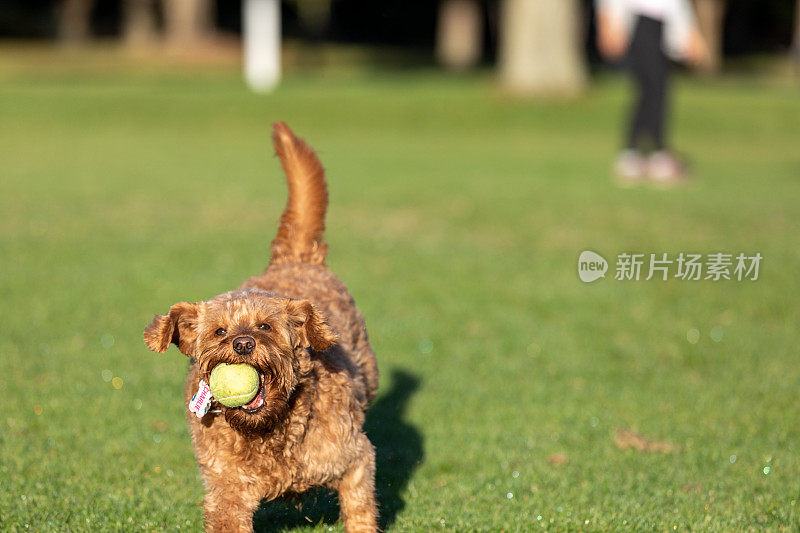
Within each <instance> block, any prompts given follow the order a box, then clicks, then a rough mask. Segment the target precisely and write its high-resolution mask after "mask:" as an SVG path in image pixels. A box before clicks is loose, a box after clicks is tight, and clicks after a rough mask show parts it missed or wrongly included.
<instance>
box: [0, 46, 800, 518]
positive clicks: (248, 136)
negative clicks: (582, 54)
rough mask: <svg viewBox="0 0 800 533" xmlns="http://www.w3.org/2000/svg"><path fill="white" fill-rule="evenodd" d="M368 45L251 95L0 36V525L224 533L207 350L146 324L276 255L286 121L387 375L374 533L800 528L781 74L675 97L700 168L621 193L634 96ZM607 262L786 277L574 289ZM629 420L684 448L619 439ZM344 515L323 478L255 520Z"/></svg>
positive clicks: (766, 66)
mask: <svg viewBox="0 0 800 533" xmlns="http://www.w3.org/2000/svg"><path fill="white" fill-rule="evenodd" d="M304 46H306V44H304V43H303V42H302V41H296V42H293V43H291V42H290V43H288V44H287V53H288V54H290V57H294V56H291V53H292V51H293V50H294V51H297V50H301V56H302V55H303V53H305V52H302V50H305V48H304ZM223 48H224V47H223ZM365 50H366V51H365ZM373 51H374V50H373V49H372V48H369V49H364V48H362V47H359V46H355V45H347V46H320V47H319V48H318V49H316V50H315V51H314V52H313V57H316V58H319V57H322V58H323V59H324V60H320V61H319V62H317V63H313V62H312V64H308V63H303V62H302V61H300V60H298V61H297V62H291V61H289V62H287V65H286V66H287V68H286V76H285V78H284V80H283V81H282V83H281V85H280V86H279V87H278V88H277V90H276V91H274V92H273V93H271V94H268V95H255V94H253V93H251V92H250V91H249V90H248V89H247V88H246V87H245V86H244V84H243V83H242V81H241V74H240V70H239V63H238V59H237V57H238V56H237V54H236V53H230V51H223V52H220V53H219V54H218V55H213V54H212V55H209V56H208V57H204V58H203V59H202V60H201V61H198V60H196V58H194V59H192V60H187V59H186V57H183V56H181V57H176V56H174V55H169V54H167V55H160V54H155V55H148V54H141V53H131V52H130V51H129V50H126V49H124V48H119V47H116V46H115V45H111V44H109V43H101V44H89V45H87V46H85V47H77V48H74V47H68V48H53V47H51V46H50V45H48V44H42V43H30V42H25V43H20V42H13V43H9V42H7V43H5V44H2V45H0V317H2V322H1V323H0V333H2V334H1V335H0V391H2V392H1V393H0V395H1V396H2V400H1V401H2V405H3V407H4V409H3V411H4V412H3V414H2V415H0V480H1V481H0V529H2V530H11V531H15V530H24V529H28V528H30V529H32V530H49V531H66V530H69V531H78V530H92V531H112V530H133V529H137V530H138V529H144V530H158V531H161V530H175V529H188V530H193V531H194V530H198V529H200V528H201V527H202V517H201V499H202V495H203V487H202V483H201V480H200V477H199V473H198V470H197V466H196V463H195V461H194V458H193V456H192V449H191V443H190V440H189V435H188V431H187V429H186V423H185V420H184V410H185V406H184V405H183V400H182V390H183V383H184V379H185V372H186V367H187V361H186V358H185V357H184V356H183V355H181V354H180V353H179V352H178V351H177V350H176V349H174V348H172V349H170V350H169V351H168V352H167V353H166V354H164V355H159V354H154V353H152V352H150V351H148V350H147V349H146V347H145V346H144V344H143V342H142V338H141V332H142V330H143V328H144V326H145V325H146V324H147V323H148V322H149V321H150V319H151V318H152V316H153V314H154V313H163V312H165V311H166V310H167V309H168V308H169V306H170V305H171V304H172V303H174V302H177V301H180V300H199V299H205V298H209V297H211V296H214V295H216V294H218V293H220V292H224V291H227V290H230V289H232V288H234V287H236V286H237V285H238V284H239V283H240V282H241V281H242V280H244V279H245V278H246V277H248V276H251V275H253V274H255V273H258V272H260V271H261V269H262V268H263V267H264V265H265V264H266V262H267V260H268V255H267V247H268V243H269V241H270V240H271V239H272V237H273V235H274V232H275V229H276V227H277V219H278V217H279V215H280V212H281V210H282V207H283V203H284V201H285V195H286V191H285V183H284V178H283V175H282V173H281V172H280V168H279V164H278V162H277V160H276V159H275V158H274V157H273V155H272V150H271V147H270V144H269V133H270V129H269V125H270V123H271V122H274V121H276V120H284V121H286V122H287V123H288V124H289V125H290V126H292V127H293V128H294V130H295V131H296V132H297V133H298V134H299V135H301V136H303V137H305V138H306V139H307V140H308V141H309V143H310V144H312V145H313V146H314V147H315V148H316V149H317V151H318V153H319V155H320V158H321V159H322V161H323V163H324V165H325V167H326V169H327V172H328V180H329V184H330V190H331V207H330V210H329V215H328V229H327V239H328V241H329V242H330V249H331V252H330V256H329V264H330V266H331V268H332V269H333V270H334V271H335V272H336V273H337V274H338V275H339V276H340V277H341V278H342V279H343V280H344V281H345V283H346V284H347V285H348V287H349V289H350V290H351V292H352V294H353V295H354V297H355V299H356V301H357V303H358V305H359V306H360V308H361V310H362V311H363V313H364V315H365V316H366V319H367V325H368V327H369V331H370V336H371V341H372V344H373V347H374V348H375V351H376V353H377V355H378V359H379V363H380V365H381V370H382V382H381V389H380V392H379V397H378V399H377V401H376V403H375V405H374V406H373V407H372V409H371V410H370V412H369V415H368V422H367V428H366V429H367V433H368V435H369V436H370V438H371V439H372V441H373V442H374V443H375V445H376V447H377V449H378V486H379V500H380V503H381V509H382V514H383V519H382V520H383V521H382V525H383V526H384V527H385V528H386V529H389V530H396V531H427V530H432V529H441V530H458V531H529V530H532V529H534V528H536V529H547V530H554V531H561V530H623V529H636V530H660V531H664V530H670V531H672V530H681V531H685V530H704V531H705V530H712V531H732V530H748V529H752V530H776V531H777V530H797V529H798V528H800V513H798V499H800V482H798V480H799V479H800V478H799V477H798V472H800V429H798V425H797V423H796V422H797V420H798V419H799V418H800V404H799V403H798V401H797V390H798V385H800V366H798V364H797V355H798V348H799V347H800V346H799V344H800V343H799V342H798V341H800V336H798V331H797V324H798V321H800V306H798V304H797V301H798V298H800V288H799V287H798V283H797V273H798V272H800V248H798V235H800V204H798V198H800V149H799V148H800V94H798V82H797V78H796V77H795V76H794V75H793V74H792V67H791V63H790V61H789V60H788V59H786V57H785V55H784V56H782V57H776V56H771V57H759V58H752V57H750V56H748V57H746V58H733V59H730V58H728V59H727V60H726V63H725V66H724V69H723V71H722V73H721V74H717V75H716V76H706V77H693V76H688V75H682V76H680V77H679V78H678V79H677V80H676V86H675V89H676V92H675V95H674V111H675V112H674V115H673V123H672V135H673V137H674V138H675V140H676V142H675V144H676V145H677V147H678V149H680V150H681V151H682V152H683V153H685V154H686V156H687V158H688V159H689V160H690V162H691V164H692V167H693V180H692V182H691V183H690V184H689V185H688V186H686V187H683V188H679V189H676V190H672V191H658V190H653V189H650V188H645V187H643V188H634V189H620V188H618V187H616V186H615V185H614V183H613V181H612V180H611V178H610V170H609V163H610V161H611V158H612V157H613V155H614V153H615V152H616V150H617V149H618V147H619V143H620V126H621V121H622V117H623V116H624V114H625V112H626V110H627V106H628V99H629V93H628V90H627V89H628V86H627V83H626V82H625V80H623V79H620V78H618V77H616V76H612V75H610V74H608V73H604V72H600V73H597V74H596V75H595V76H594V77H592V78H591V84H590V85H588V86H587V87H586V88H585V89H584V90H583V91H582V92H581V93H580V95H579V96H577V97H574V98H569V99H567V98H557V99H555V100H552V99H540V98H534V99H530V98H522V97H520V96H510V95H509V94H508V92H506V91H504V90H503V89H502V88H501V86H500V85H499V84H498V83H497V80H496V78H495V75H494V73H493V71H492V70H491V67H485V68H483V69H478V70H472V71H468V72H466V73H459V74H454V73H448V72H444V71H442V70H441V69H439V68H434V67H431V66H428V67H426V66H420V65H417V66H415V67H414V68H397V64H396V63H395V64H393V66H392V67H391V68H388V67H386V68H376V67H375V65H374V63H372V62H365V61H364V60H363V54H371V53H373ZM406 52H408V51H403V50H399V51H398V50H393V51H391V52H390V55H391V56H392V57H398V58H401V60H403V61H404V60H405V59H407V58H408V57H409V54H408V53H406ZM237 53H238V52H237ZM410 54H411V56H413V54H414V52H413V51H411V52H410ZM303 57H306V56H303ZM404 58H405V59H404ZM587 249H589V250H594V251H596V252H599V253H600V254H603V255H604V256H605V257H606V258H607V259H609V261H611V262H613V259H614V258H615V257H616V255H617V254H619V253H621V252H641V253H659V254H660V253H663V252H668V253H670V254H673V255H675V254H677V253H679V252H698V253H704V254H706V253H713V252H718V251H722V252H728V253H734V254H736V253H739V252H746V253H748V254H752V253H755V252H760V253H761V254H762V255H763V257H764V260H763V263H762V265H761V272H760V276H759V279H758V280H757V281H741V282H738V281H720V282H711V281H698V282H690V281H680V280H675V279H670V280H669V281H659V280H651V281H639V282H623V281H616V280H614V279H613V275H612V274H613V271H610V272H609V275H608V276H607V279H605V280H601V281H598V282H596V283H592V284H584V283H581V282H580V280H579V279H578V277H577V272H576V268H577V265H576V262H577V257H578V255H579V254H580V252H581V251H583V250H587ZM612 269H613V265H612ZM712 331H713V334H712ZM620 428H624V429H629V430H632V431H635V432H638V433H639V434H641V435H643V436H645V437H646V438H647V439H650V440H652V441H655V442H660V443H667V444H669V445H671V448H672V451H671V452H669V453H658V452H656V453H649V452H640V451H636V450H634V449H622V448H621V447H620V446H619V443H618V442H617V439H616V438H615V437H617V436H618V432H619V430H620ZM337 512H338V510H337V507H336V504H335V500H333V499H332V497H331V496H330V495H328V494H327V493H324V492H320V493H318V494H315V495H312V496H310V497H308V498H306V499H305V500H304V504H303V506H302V508H300V509H297V508H295V507H293V506H291V505H286V504H283V503H279V502H275V503H269V504H264V505H263V506H262V509H261V510H259V512H258V513H257V515H256V518H255V524H256V529H257V530H258V531H272V530H278V531H281V530H284V529H287V530H293V529H298V530H301V531H302V530H320V531H327V530H331V529H333V530H337V531H338V530H341V528H342V526H341V523H340V522H337Z"/></svg>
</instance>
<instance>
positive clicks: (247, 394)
mask: <svg viewBox="0 0 800 533" xmlns="http://www.w3.org/2000/svg"><path fill="white" fill-rule="evenodd" d="M259 385H260V381H259V378H258V371H257V370H256V369H255V368H253V367H252V366H250V365H247V364H244V363H242V364H236V365H229V364H227V363H220V364H218V365H217V366H215V367H214V369H213V370H212V371H211V377H210V378H209V380H208V387H209V388H210V389H211V394H213V395H214V399H215V400H217V401H218V402H219V403H221V404H222V405H224V406H225V407H241V406H243V405H244V404H246V403H248V402H250V400H252V399H253V398H255V396H256V394H258V389H259Z"/></svg>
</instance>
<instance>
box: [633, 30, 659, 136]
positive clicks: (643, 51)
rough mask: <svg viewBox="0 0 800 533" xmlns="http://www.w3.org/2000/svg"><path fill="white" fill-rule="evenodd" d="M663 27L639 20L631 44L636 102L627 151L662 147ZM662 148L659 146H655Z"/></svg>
mask: <svg viewBox="0 0 800 533" xmlns="http://www.w3.org/2000/svg"><path fill="white" fill-rule="evenodd" d="M663 27H664V25H663V23H662V22H661V21H658V20H655V19H651V18H648V17H641V16H640V17H639V18H638V20H637V22H636V30H635V31H634V36H633V39H632V40H631V48H630V56H629V63H630V68H631V73H632V74H633V77H634V79H635V81H636V86H637V89H638V98H637V100H636V103H635V105H634V108H633V113H632V117H631V125H630V128H629V132H628V148H634V149H636V148H638V149H641V148H642V143H643V142H644V141H648V142H650V143H652V144H653V145H654V146H653V147H654V148H656V149H659V148H661V147H662V146H663V129H662V126H663V123H664V122H663V117H664V111H665V108H664V102H665V100H664V98H665V95H666V93H665V82H666V73H667V66H668V64H667V59H666V57H665V55H664V52H663V50H662V38H663ZM659 145H662V146H659Z"/></svg>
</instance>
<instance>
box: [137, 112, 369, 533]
mask: <svg viewBox="0 0 800 533" xmlns="http://www.w3.org/2000/svg"><path fill="white" fill-rule="evenodd" d="M273 129H274V131H273V135H272V139H273V143H274V145H275V151H276V153H277V155H278V157H279V158H280V161H281V164H282V165H283V169H284V171H285V172H286V176H287V181H288V184H289V199H288V202H287V204H286V209H285V210H284V212H283V216H282V217H281V223H280V228H279V229H278V235H277V236H276V237H275V240H273V241H272V257H271V259H270V263H269V266H268V267H267V269H266V270H265V271H264V273H263V274H261V275H260V276H256V277H253V278H250V279H248V280H247V281H245V282H244V283H243V284H242V286H241V287H240V288H239V289H238V290H235V291H232V292H227V293H225V294H221V295H219V296H216V297H214V298H212V299H210V300H208V301H205V302H197V303H188V302H181V303H177V304H175V305H173V306H172V307H171V308H170V310H169V313H168V314H166V315H156V317H155V318H154V319H153V322H152V323H151V324H150V325H149V326H147V328H146V329H145V330H144V341H145V343H146V344H147V346H148V347H149V348H150V349H151V350H153V351H156V352H161V353H163V352H165V351H166V350H167V348H168V347H169V345H170V343H174V344H175V345H177V346H178V349H179V350H180V351H181V352H182V353H183V354H185V355H187V356H189V357H190V358H191V361H192V364H191V365H190V369H189V376H188V379H187V380H186V390H185V394H184V396H185V399H186V402H187V404H188V402H189V401H190V399H191V398H192V396H193V395H194V393H195V392H196V391H197V390H198V383H199V382H200V380H205V381H206V382H208V381H209V375H210V373H211V370H212V369H213V368H214V367H215V366H216V365H218V364H219V363H223V362H224V363H229V364H230V363H247V364H249V365H252V366H253V367H255V368H256V369H257V370H258V372H259V375H260V379H261V388H260V390H259V391H258V394H257V395H256V397H255V398H254V399H253V400H252V401H251V402H249V403H248V404H245V405H244V406H242V407H239V408H228V407H225V406H223V405H221V404H218V403H216V402H215V403H214V404H212V409H211V410H210V411H209V412H208V413H207V414H205V415H204V416H202V418H198V417H197V416H195V414H194V413H192V412H189V410H188V409H187V411H186V419H187V420H188V421H189V430H190V433H191V435H192V443H193V444H194V452H195V456H196V457H197V462H198V463H199V464H200V473H201V474H202V477H203V480H204V482H205V486H206V489H207V493H206V496H205V498H204V500H203V507H204V517H205V524H206V530H208V531H252V529H253V513H254V511H255V510H256V508H257V507H258V505H259V503H260V501H261V500H262V499H265V498H266V499H268V500H270V499H274V498H277V497H279V496H286V495H293V494H299V493H302V492H305V491H307V490H308V489H310V488H312V487H327V488H330V489H333V490H335V491H337V492H338V496H339V503H340V506H341V515H342V519H343V520H344V525H345V529H346V530H347V531H348V532H354V531H376V530H377V514H378V511H377V505H376V502H375V450H374V448H373V446H372V444H371V443H370V442H369V440H368V439H367V437H366V435H365V434H364V432H363V430H362V426H363V424H364V411H365V410H366V409H367V406H368V405H369V404H370V402H371V401H372V399H373V397H374V396H375V390H376V389H377V387H378V368H377V362H376V360H375V354H373V352H372V348H370V345H369V340H368V338H367V331H366V328H365V326H364V319H363V317H362V316H361V313H360V312H359V311H358V309H357V308H356V305H355V302H354V301H353V298H352V297H351V296H350V295H349V294H348V292H347V289H346V288H345V286H344V284H343V283H342V282H341V281H339V279H338V278H337V277H336V276H335V275H334V274H333V273H332V272H331V271H330V270H328V269H327V268H326V267H325V264H324V262H325V256H326V255H327V251H328V247H327V245H326V244H325V243H324V242H323V236H322V234H323V230H324V227H325V211H326V208H327V204H328V192H327V186H326V183H325V175H324V171H323V169H322V165H321V164H320V162H319V160H318V159H317V156H316V155H315V154H314V151H313V150H312V149H311V148H310V147H309V146H308V145H307V144H306V143H305V142H303V140H302V139H299V138H297V137H296V136H295V135H294V133H292V130H290V129H289V127H288V126H287V125H286V124H284V123H282V122H279V123H277V124H275V125H274V126H273Z"/></svg>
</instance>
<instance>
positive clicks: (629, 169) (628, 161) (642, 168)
mask: <svg viewBox="0 0 800 533" xmlns="http://www.w3.org/2000/svg"><path fill="white" fill-rule="evenodd" d="M646 163H647V161H646V160H645V157H644V156H643V155H642V154H641V153H639V152H637V151H636V150H624V151H623V152H622V153H621V154H619V157H617V160H616V162H614V174H616V176H617V180H618V182H619V183H620V185H624V186H630V185H635V184H637V183H640V182H641V181H642V180H643V179H644V177H645V176H646V174H647V172H646V171H647V165H646Z"/></svg>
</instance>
